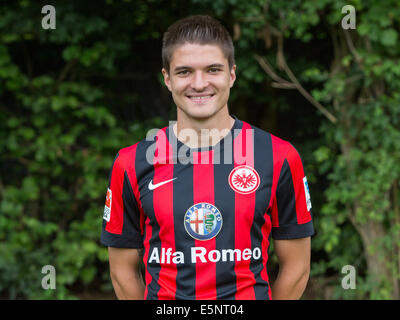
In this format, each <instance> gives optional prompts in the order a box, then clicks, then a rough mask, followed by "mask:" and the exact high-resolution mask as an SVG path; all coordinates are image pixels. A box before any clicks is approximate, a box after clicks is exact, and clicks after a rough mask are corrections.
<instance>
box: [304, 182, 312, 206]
mask: <svg viewBox="0 0 400 320" xmlns="http://www.w3.org/2000/svg"><path fill="white" fill-rule="evenodd" d="M303 184H304V191H305V193H306V204H307V210H308V211H310V209H311V197H310V189H309V188H308V182H307V177H304V178H303Z"/></svg>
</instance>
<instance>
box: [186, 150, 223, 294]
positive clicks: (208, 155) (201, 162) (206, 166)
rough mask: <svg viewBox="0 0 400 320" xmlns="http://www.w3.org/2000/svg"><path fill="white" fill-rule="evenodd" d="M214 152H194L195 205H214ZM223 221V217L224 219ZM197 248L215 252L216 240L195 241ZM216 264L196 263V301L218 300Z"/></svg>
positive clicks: (198, 261) (209, 262) (208, 262)
mask: <svg viewBox="0 0 400 320" xmlns="http://www.w3.org/2000/svg"><path fill="white" fill-rule="evenodd" d="M213 153H214V151H213V150H211V151H200V152H193V158H194V159H195V158H197V159H198V164H195V165H194V166H193V203H194V204H196V203H199V202H207V203H210V204H212V205H214V165H213ZM222 219H223V217H222ZM195 246H196V247H203V248H205V249H206V252H210V251H211V250H215V238H212V239H210V240H206V241H201V240H195ZM216 297H217V291H216V263H215V262H211V261H207V262H206V263H204V262H201V261H200V259H198V260H197V262H196V299H212V300H214V299H216Z"/></svg>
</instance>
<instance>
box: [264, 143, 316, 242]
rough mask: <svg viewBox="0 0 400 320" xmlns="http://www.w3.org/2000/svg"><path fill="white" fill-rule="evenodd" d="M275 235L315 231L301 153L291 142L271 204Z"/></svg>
mask: <svg viewBox="0 0 400 320" xmlns="http://www.w3.org/2000/svg"><path fill="white" fill-rule="evenodd" d="M272 210H274V211H275V212H273V214H272V215H271V216H272V237H273V238H274V239H276V240H285V239H296V238H306V237H310V236H312V235H314V226H313V221H312V213H311V197H310V190H309V187H308V182H307V177H306V176H305V174H304V169H303V163H302V160H301V158H300V154H299V153H298V152H297V150H296V149H295V148H294V147H293V146H292V145H291V144H289V148H288V151H287V153H286V156H285V158H284V160H283V164H282V168H281V171H280V174H279V179H278V185H277V188H276V199H275V205H274V206H273V207H272Z"/></svg>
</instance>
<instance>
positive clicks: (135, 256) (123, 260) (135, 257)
mask: <svg viewBox="0 0 400 320" xmlns="http://www.w3.org/2000/svg"><path fill="white" fill-rule="evenodd" d="M140 251H141V250H140V249H127V248H113V247H108V256H109V261H110V273H111V275H114V276H116V275H122V274H131V273H132V271H135V272H139V265H140V262H141V254H140Z"/></svg>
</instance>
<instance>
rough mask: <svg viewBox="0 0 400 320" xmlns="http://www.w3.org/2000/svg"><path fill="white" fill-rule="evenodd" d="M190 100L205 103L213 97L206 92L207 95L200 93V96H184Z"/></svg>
mask: <svg viewBox="0 0 400 320" xmlns="http://www.w3.org/2000/svg"><path fill="white" fill-rule="evenodd" d="M186 97H187V98H188V99H189V100H190V101H192V102H193V103H196V104H205V103H207V102H209V101H210V100H211V99H212V97H214V94H208V95H201V96H190V95H188V96H186Z"/></svg>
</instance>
